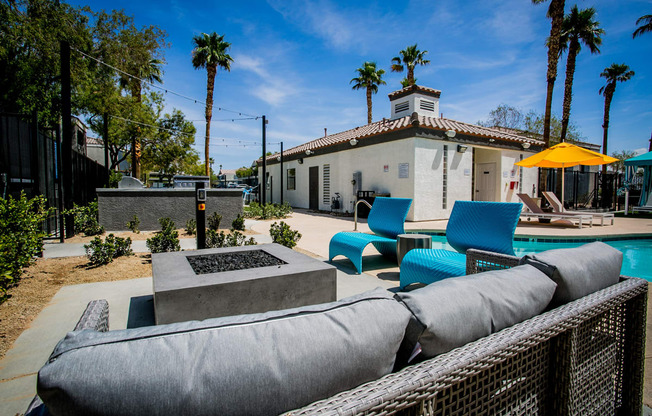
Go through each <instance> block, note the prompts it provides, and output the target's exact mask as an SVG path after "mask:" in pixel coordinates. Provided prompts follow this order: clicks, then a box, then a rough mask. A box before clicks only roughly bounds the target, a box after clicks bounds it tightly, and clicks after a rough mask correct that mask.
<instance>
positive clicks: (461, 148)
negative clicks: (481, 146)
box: [457, 144, 469, 153]
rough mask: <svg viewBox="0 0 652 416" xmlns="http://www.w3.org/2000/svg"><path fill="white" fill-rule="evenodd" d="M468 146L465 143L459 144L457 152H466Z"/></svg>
mask: <svg viewBox="0 0 652 416" xmlns="http://www.w3.org/2000/svg"><path fill="white" fill-rule="evenodd" d="M468 148H469V147H468V146H465V145H463V144H458V145H457V153H464V152H466V149H468Z"/></svg>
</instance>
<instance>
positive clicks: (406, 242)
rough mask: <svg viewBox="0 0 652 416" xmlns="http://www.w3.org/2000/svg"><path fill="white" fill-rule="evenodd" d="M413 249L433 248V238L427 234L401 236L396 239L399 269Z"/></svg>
mask: <svg viewBox="0 0 652 416" xmlns="http://www.w3.org/2000/svg"><path fill="white" fill-rule="evenodd" d="M413 248H432V238H431V237H430V236H429V235H425V234H399V235H398V236H397V237H396V257H397V259H398V265H399V267H400V266H401V260H403V256H405V254H406V253H407V252H408V251H410V250H412V249H413Z"/></svg>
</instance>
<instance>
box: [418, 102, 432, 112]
mask: <svg viewBox="0 0 652 416" xmlns="http://www.w3.org/2000/svg"><path fill="white" fill-rule="evenodd" d="M419 108H421V109H422V110H425V111H435V102H434V101H428V100H421V101H420V102H419Z"/></svg>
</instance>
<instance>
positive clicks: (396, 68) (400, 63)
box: [392, 43, 430, 87]
mask: <svg viewBox="0 0 652 416" xmlns="http://www.w3.org/2000/svg"><path fill="white" fill-rule="evenodd" d="M427 53H428V51H421V50H419V47H418V46H417V44H416V43H415V44H414V45H411V46H408V47H406V48H405V49H403V50H402V51H400V52H399V56H395V57H394V58H392V72H403V71H404V70H405V69H406V68H407V76H406V78H405V81H407V84H408V85H405V84H404V83H403V82H401V85H403V86H404V87H406V86H409V85H414V84H416V82H417V80H416V78H414V68H415V67H416V66H417V65H422V66H423V65H428V64H429V63H430V61H429V60H428V59H425V56H426V54H427Z"/></svg>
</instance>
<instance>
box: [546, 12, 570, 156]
mask: <svg viewBox="0 0 652 416" xmlns="http://www.w3.org/2000/svg"><path fill="white" fill-rule="evenodd" d="M564 3H565V0H551V2H550V7H549V8H548V14H549V16H550V18H551V19H552V25H551V28H550V39H549V40H548V73H547V80H548V87H547V90H546V111H545V115H544V118H543V141H544V142H545V147H549V146H550V118H551V115H552V90H553V89H554V87H555V80H556V79H557V63H558V61H559V38H560V36H561V27H562V23H563V22H564Z"/></svg>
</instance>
